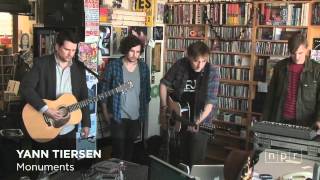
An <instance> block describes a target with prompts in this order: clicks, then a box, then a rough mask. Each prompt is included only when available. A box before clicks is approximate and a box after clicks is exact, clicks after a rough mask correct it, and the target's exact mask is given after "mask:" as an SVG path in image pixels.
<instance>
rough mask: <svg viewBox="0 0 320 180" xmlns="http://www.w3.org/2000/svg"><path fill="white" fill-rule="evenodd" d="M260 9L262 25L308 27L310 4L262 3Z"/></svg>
mask: <svg viewBox="0 0 320 180" xmlns="http://www.w3.org/2000/svg"><path fill="white" fill-rule="evenodd" d="M259 9H260V11H259V13H260V14H259V15H260V18H259V21H260V24H261V25H282V26H285V25H287V26H307V25H308V11H309V4H308V3H291V4H290V3H276V4H272V3H261V4H260V6H259Z"/></svg>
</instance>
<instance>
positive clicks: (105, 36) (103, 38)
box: [98, 25, 112, 56]
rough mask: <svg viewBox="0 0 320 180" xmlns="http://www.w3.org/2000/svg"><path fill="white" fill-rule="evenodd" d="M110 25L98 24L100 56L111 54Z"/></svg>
mask: <svg viewBox="0 0 320 180" xmlns="http://www.w3.org/2000/svg"><path fill="white" fill-rule="evenodd" d="M111 29H112V28H111V26H106V25H100V27H99V31H100V38H99V43H98V44H99V45H98V46H99V53H100V55H101V56H110V55H111V33H112V31H111Z"/></svg>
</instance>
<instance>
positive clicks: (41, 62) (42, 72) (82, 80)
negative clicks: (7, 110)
mask: <svg viewBox="0 0 320 180" xmlns="http://www.w3.org/2000/svg"><path fill="white" fill-rule="evenodd" d="M70 71H71V86H72V94H73V95H74V96H75V97H76V98H77V100H78V101H81V100H84V99H87V98H88V88H87V84H86V76H85V70H84V68H83V67H81V66H80V64H79V63H76V62H73V63H72V65H71V67H70ZM20 94H21V96H22V97H23V98H24V99H25V100H26V101H27V102H28V103H29V104H30V105H32V106H33V107H34V108H35V109H36V110H38V111H39V110H40V109H41V108H42V107H43V106H45V105H46V104H45V102H44V101H43V100H42V99H48V100H55V99H57V98H56V60H55V57H54V55H48V56H43V57H40V58H38V59H35V60H34V64H33V67H32V69H31V70H30V72H28V73H27V74H26V76H25V77H24V78H23V79H22V82H21V86H20ZM81 111H82V121H81V124H82V127H90V118H89V110H88V108H82V109H81Z"/></svg>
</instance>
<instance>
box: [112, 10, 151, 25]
mask: <svg viewBox="0 0 320 180" xmlns="http://www.w3.org/2000/svg"><path fill="white" fill-rule="evenodd" d="M111 19H112V25H113V26H145V22H146V13H145V12H136V11H128V10H122V9H115V10H113V13H112V16H111Z"/></svg>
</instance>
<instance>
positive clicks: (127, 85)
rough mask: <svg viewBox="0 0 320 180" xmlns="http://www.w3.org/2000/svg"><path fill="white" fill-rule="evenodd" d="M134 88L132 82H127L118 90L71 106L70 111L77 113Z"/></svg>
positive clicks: (115, 89)
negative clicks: (76, 111) (90, 105)
mask: <svg viewBox="0 0 320 180" xmlns="http://www.w3.org/2000/svg"><path fill="white" fill-rule="evenodd" d="M131 87H132V82H127V83H125V84H124V85H121V86H119V87H117V88H114V89H112V90H110V91H107V92H104V93H101V94H99V95H97V96H95V97H91V98H88V99H86V100H82V101H80V102H77V103H74V104H71V105H70V106H68V107H67V108H68V111H69V112H72V111H75V110H77V109H81V108H84V107H86V106H88V105H89V104H91V103H95V102H97V101H100V100H103V99H105V98H107V97H109V96H112V95H114V94H116V93H119V92H123V91H124V90H126V89H128V88H131Z"/></svg>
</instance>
